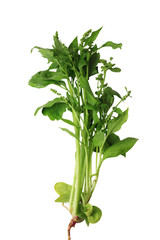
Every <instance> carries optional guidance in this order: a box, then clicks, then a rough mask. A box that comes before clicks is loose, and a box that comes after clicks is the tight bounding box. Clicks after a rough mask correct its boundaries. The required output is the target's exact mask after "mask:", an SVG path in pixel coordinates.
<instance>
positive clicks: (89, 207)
mask: <svg viewBox="0 0 160 240" xmlns="http://www.w3.org/2000/svg"><path fill="white" fill-rule="evenodd" d="M84 212H85V214H86V215H87V217H89V216H90V215H91V214H92V212H93V206H92V205H91V204H90V203H87V204H86V205H85V206H84Z"/></svg>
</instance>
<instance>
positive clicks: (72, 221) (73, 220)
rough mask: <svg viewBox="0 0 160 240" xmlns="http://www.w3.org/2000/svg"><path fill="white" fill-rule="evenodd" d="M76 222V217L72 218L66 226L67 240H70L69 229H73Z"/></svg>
mask: <svg viewBox="0 0 160 240" xmlns="http://www.w3.org/2000/svg"><path fill="white" fill-rule="evenodd" d="M77 221H78V217H77V216H76V217H73V218H72V219H71V221H70V223H69V225H68V240H71V228H72V227H75V225H76V223H77Z"/></svg>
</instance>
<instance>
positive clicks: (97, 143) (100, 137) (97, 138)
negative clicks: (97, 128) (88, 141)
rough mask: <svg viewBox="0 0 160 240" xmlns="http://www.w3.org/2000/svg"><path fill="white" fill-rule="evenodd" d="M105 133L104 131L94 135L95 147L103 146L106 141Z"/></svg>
mask: <svg viewBox="0 0 160 240" xmlns="http://www.w3.org/2000/svg"><path fill="white" fill-rule="evenodd" d="M104 138H105V134H104V133H103V132H98V133H97V134H96V135H95V136H94V137H93V145H94V147H101V146H102V144H103V142H104Z"/></svg>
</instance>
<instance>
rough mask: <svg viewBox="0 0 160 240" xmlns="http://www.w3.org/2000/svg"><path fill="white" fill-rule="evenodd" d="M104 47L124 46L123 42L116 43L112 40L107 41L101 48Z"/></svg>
mask: <svg viewBox="0 0 160 240" xmlns="http://www.w3.org/2000/svg"><path fill="white" fill-rule="evenodd" d="M103 47H111V48H113V49H116V48H120V49H121V48H122V43H114V42H111V41H108V42H106V43H105V44H103V45H102V46H101V47H100V48H103ZM100 48H98V49H100Z"/></svg>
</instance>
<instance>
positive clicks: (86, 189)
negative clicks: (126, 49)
mask: <svg viewBox="0 0 160 240" xmlns="http://www.w3.org/2000/svg"><path fill="white" fill-rule="evenodd" d="M101 30H102V27H101V28H99V29H98V30H96V31H92V30H91V29H90V30H89V31H87V32H85V33H84V35H83V37H82V38H81V39H80V41H78V37H75V38H74V39H73V41H71V43H70V44H69V46H68V47H67V46H66V45H65V44H64V43H63V42H62V41H61V40H60V38H59V35H58V32H56V33H55V35H54V36H53V41H54V44H53V48H52V49H47V48H41V47H37V46H36V47H35V48H36V49H38V51H39V52H40V53H41V55H42V56H43V57H44V58H46V59H47V60H48V63H49V67H48V69H46V70H45V71H40V72H38V73H36V74H35V75H33V76H32V77H31V79H30V80H29V85H30V86H32V87H36V88H44V87H47V86H48V85H50V84H54V88H55V89H53V88H51V92H52V93H53V94H55V95H56V96H58V97H56V98H54V99H53V100H52V101H49V102H47V103H46V104H44V105H42V106H40V107H38V108H37V109H36V111H35V115H36V114H37V113H38V111H39V110H42V114H43V115H44V116H48V117H49V119H50V120H52V121H54V120H62V122H63V123H65V124H68V125H70V127H72V128H73V130H72V131H71V130H69V129H67V128H63V127H62V128H61V130H62V131H64V132H66V133H68V134H69V135H70V136H71V137H74V138H75V148H76V151H75V172H74V177H73V184H72V185H68V184H66V183H63V182H59V183H56V184H55V187H54V188H55V191H56V192H57V193H58V194H59V197H58V198H57V199H56V200H55V201H56V202H61V203H62V204H63V205H64V203H68V204H69V206H68V207H66V206H65V207H66V208H67V209H68V210H69V212H70V213H71V215H72V219H71V222H70V224H69V226H68V239H70V229H71V227H74V226H75V224H76V223H77V222H82V221H83V220H84V221H85V222H86V224H87V226H89V223H97V222H98V221H99V220H100V219H101V216H102V211H101V210H100V209H99V208H98V207H96V206H92V205H91V204H90V199H91V197H92V194H93V192H94V190H95V187H96V184H97V181H98V179H99V173H100V169H101V166H102V163H103V161H104V160H105V159H107V158H112V157H117V156H119V155H123V156H126V153H127V152H128V151H129V150H130V149H131V148H132V147H133V146H134V144H135V143H136V142H137V139H136V138H131V137H128V138H125V139H123V140H120V137H119V136H118V135H116V134H115V133H116V132H118V131H119V130H120V129H121V127H122V125H123V124H124V123H125V122H126V121H127V119H128V109H126V110H125V111H122V109H121V108H120V107H119V105H120V104H121V103H122V102H124V101H125V100H126V99H127V98H128V97H129V96H130V94H131V91H128V90H127V88H125V90H126V94H125V95H124V96H122V95H121V94H120V93H119V92H118V91H117V90H114V89H113V88H112V87H111V86H109V84H108V82H107V74H108V71H111V72H115V73H119V72H121V69H120V68H118V67H116V66H115V64H114V63H113V62H112V60H113V58H112V57H110V58H109V59H108V60H106V59H102V58H101V54H100V50H101V49H102V48H103V47H111V48H112V49H118V48H119V49H121V47H122V44H121V43H114V42H111V41H107V42H105V43H104V44H102V45H101V46H100V47H97V44H96V43H95V40H96V38H97V37H98V35H99V33H100V31H101ZM32 50H33V49H32ZM56 88H58V89H56ZM59 90H62V91H61V92H60V91H59ZM115 102H116V104H115ZM66 110H68V112H69V113H70V115H68V118H67V119H66V118H63V114H64V113H65V112H66ZM69 116H71V117H70V118H69ZM71 148H73V146H71Z"/></svg>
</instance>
